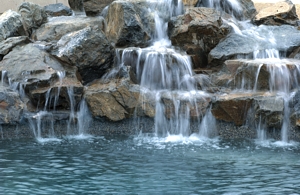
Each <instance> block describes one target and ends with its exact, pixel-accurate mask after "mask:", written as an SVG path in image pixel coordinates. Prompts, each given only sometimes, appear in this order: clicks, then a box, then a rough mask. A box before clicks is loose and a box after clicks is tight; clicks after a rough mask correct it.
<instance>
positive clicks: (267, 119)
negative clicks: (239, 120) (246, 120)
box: [254, 94, 284, 128]
mask: <svg viewBox="0 0 300 195" xmlns="http://www.w3.org/2000/svg"><path fill="white" fill-rule="evenodd" d="M254 110H255V119H256V123H257V124H258V123H259V122H260V123H264V124H265V125H266V126H267V127H268V128H271V127H275V128H281V126H282V121H283V115H284V102H283V98H282V97H278V96H276V94H272V95H267V96H265V95H264V96H260V97H255V98H254Z"/></svg>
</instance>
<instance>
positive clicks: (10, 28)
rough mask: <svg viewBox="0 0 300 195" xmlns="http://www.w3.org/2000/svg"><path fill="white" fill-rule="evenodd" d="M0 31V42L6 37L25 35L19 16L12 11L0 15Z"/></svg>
mask: <svg viewBox="0 0 300 195" xmlns="http://www.w3.org/2000/svg"><path fill="white" fill-rule="evenodd" d="M0 29H1V31H0V41H3V40H5V39H7V38H8V37H13V36H21V35H26V32H25V30H24V27H23V23H22V17H21V15H20V14H18V13H17V12H15V11H12V10H8V11H6V12H4V13H3V14H2V15H0Z"/></svg>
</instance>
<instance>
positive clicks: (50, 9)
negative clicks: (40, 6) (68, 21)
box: [44, 3, 73, 17]
mask: <svg viewBox="0 0 300 195" xmlns="http://www.w3.org/2000/svg"><path fill="white" fill-rule="evenodd" d="M44 10H45V12H46V14H47V16H48V17H58V16H71V15H72V13H73V12H72V10H71V9H70V8H69V7H68V6H66V5H64V4H62V3H56V4H50V5H47V6H45V7H44Z"/></svg>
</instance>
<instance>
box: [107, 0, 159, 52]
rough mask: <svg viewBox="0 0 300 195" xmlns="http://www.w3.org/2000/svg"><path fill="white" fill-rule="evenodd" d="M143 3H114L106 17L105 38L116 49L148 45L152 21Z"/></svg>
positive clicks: (151, 31) (151, 32) (152, 28)
mask: <svg viewBox="0 0 300 195" xmlns="http://www.w3.org/2000/svg"><path fill="white" fill-rule="evenodd" d="M146 5H147V4H145V2H144V3H143V2H142V1H136V2H134V1H114V2H113V3H112V4H110V6H109V8H108V13H107V15H106V18H105V19H106V22H107V29H106V35H107V37H108V38H109V39H110V40H111V41H112V42H113V43H114V44H115V46H117V47H130V46H139V47H145V46H148V45H149V41H150V40H151V36H152V34H154V19H153V15H152V13H151V12H150V11H149V9H148V7H147V6H146Z"/></svg>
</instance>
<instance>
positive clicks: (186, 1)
mask: <svg viewBox="0 0 300 195" xmlns="http://www.w3.org/2000/svg"><path fill="white" fill-rule="evenodd" d="M198 1H199V0H182V3H183V5H184V6H185V7H195V6H196V5H197V3H198Z"/></svg>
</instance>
